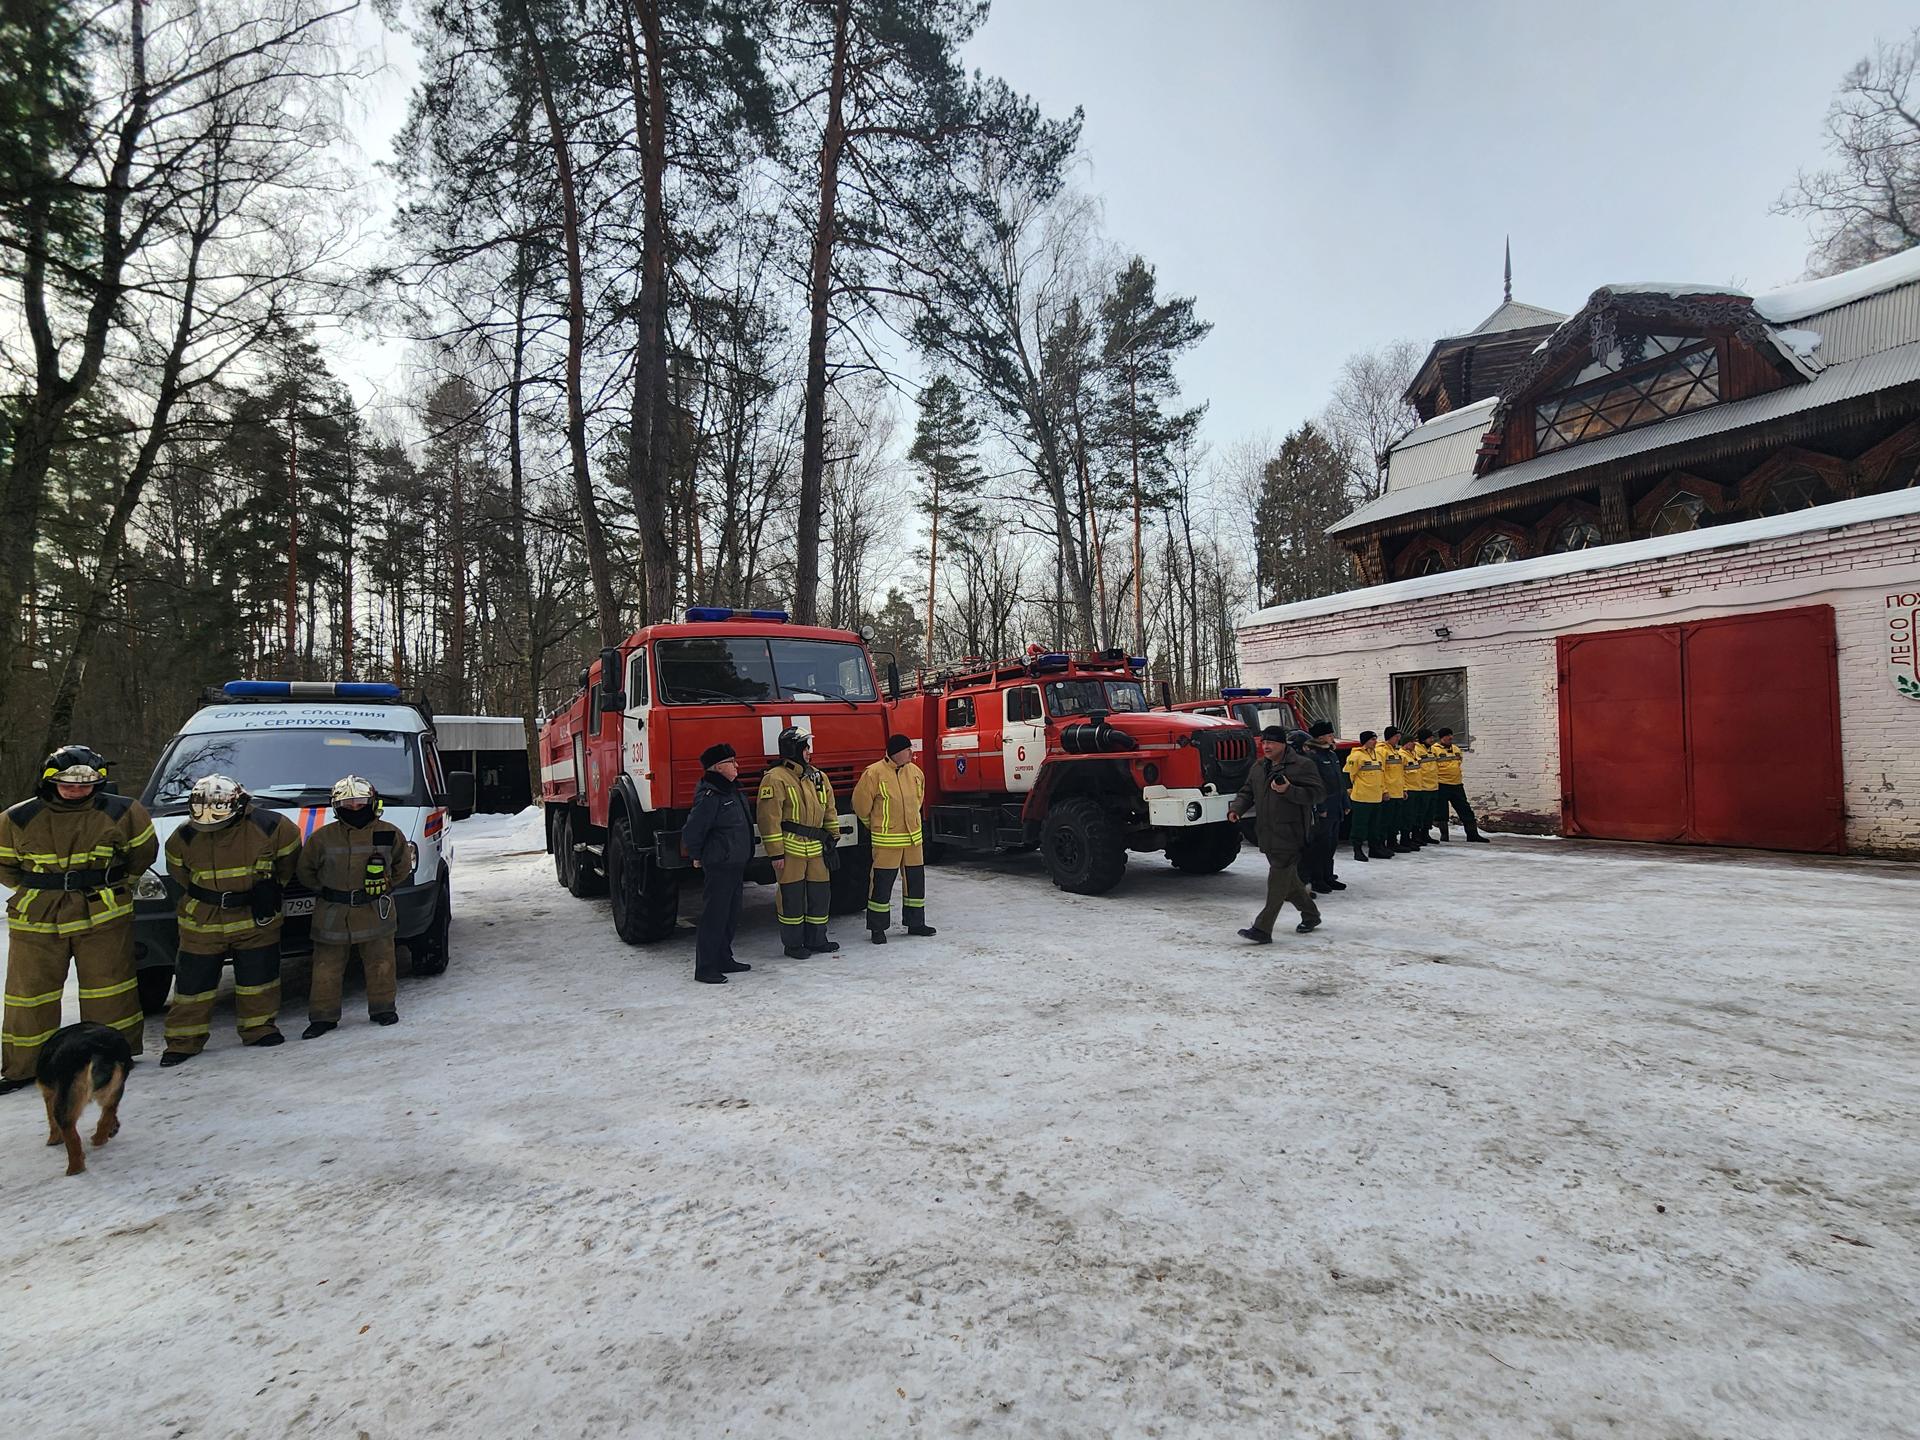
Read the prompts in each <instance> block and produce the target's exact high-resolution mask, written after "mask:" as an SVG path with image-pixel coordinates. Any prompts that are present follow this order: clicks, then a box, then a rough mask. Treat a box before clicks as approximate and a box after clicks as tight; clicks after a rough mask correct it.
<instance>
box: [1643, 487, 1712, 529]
mask: <svg viewBox="0 0 1920 1440" xmlns="http://www.w3.org/2000/svg"><path fill="white" fill-rule="evenodd" d="M1706 508H1707V502H1706V501H1704V500H1702V499H1701V498H1700V497H1699V496H1698V495H1695V494H1694V493H1693V492H1692V491H1691V490H1676V491H1674V493H1673V495H1672V497H1671V498H1669V499H1668V501H1667V503H1666V504H1664V505H1662V506H1661V507H1660V508H1659V509H1658V510H1656V511H1654V512H1653V522H1652V523H1651V524H1650V525H1648V526H1647V533H1648V534H1649V535H1683V534H1685V533H1686V532H1687V531H1689V530H1698V529H1699V528H1700V517H1701V515H1703V514H1705V513H1706Z"/></svg>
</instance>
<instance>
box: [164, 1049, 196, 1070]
mask: <svg viewBox="0 0 1920 1440" xmlns="http://www.w3.org/2000/svg"><path fill="white" fill-rule="evenodd" d="M191 1059H193V1056H192V1055H190V1054H189V1053H188V1052H186V1051H185V1050H169V1051H167V1053H166V1054H164V1055H162V1056H161V1057H160V1068H161V1069H162V1070H171V1069H172V1068H173V1067H174V1066H176V1065H184V1064H186V1063H187V1061H189V1060H191Z"/></svg>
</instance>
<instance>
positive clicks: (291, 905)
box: [280, 895, 313, 915]
mask: <svg viewBox="0 0 1920 1440" xmlns="http://www.w3.org/2000/svg"><path fill="white" fill-rule="evenodd" d="M280 913H281V914H283V915H311V914H313V896H311V895H296V896H294V897H293V899H291V900H289V901H287V903H286V904H285V905H284V906H282V907H281V911H280Z"/></svg>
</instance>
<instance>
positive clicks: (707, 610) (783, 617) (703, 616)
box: [687, 605, 793, 625]
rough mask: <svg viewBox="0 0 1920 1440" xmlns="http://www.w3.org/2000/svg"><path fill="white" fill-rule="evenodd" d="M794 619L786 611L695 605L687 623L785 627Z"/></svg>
mask: <svg viewBox="0 0 1920 1440" xmlns="http://www.w3.org/2000/svg"><path fill="white" fill-rule="evenodd" d="M792 618H793V617H792V616H791V615H789V614H787V612H786V611H784V610H731V609H728V608H727V607H726V606H725V605H694V606H692V607H690V608H689V609H688V611H687V623H689V624H703V625H710V624H712V623H713V622H714V621H716V620H765V621H768V622H770V623H772V624H775V625H785V624H786V623H787V622H788V621H789V620H791V619H792Z"/></svg>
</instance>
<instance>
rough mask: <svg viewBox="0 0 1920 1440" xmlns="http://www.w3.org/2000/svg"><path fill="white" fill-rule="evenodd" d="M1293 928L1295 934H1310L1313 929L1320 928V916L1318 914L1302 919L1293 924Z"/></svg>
mask: <svg viewBox="0 0 1920 1440" xmlns="http://www.w3.org/2000/svg"><path fill="white" fill-rule="evenodd" d="M1293 928H1294V933H1296V934H1299V935H1311V934H1312V933H1313V932H1314V931H1316V930H1318V929H1319V928H1320V917H1319V916H1318V915H1315V916H1314V917H1313V918H1312V919H1310V920H1302V921H1301V922H1300V923H1299V924H1298V925H1296V926H1294V927H1293Z"/></svg>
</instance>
